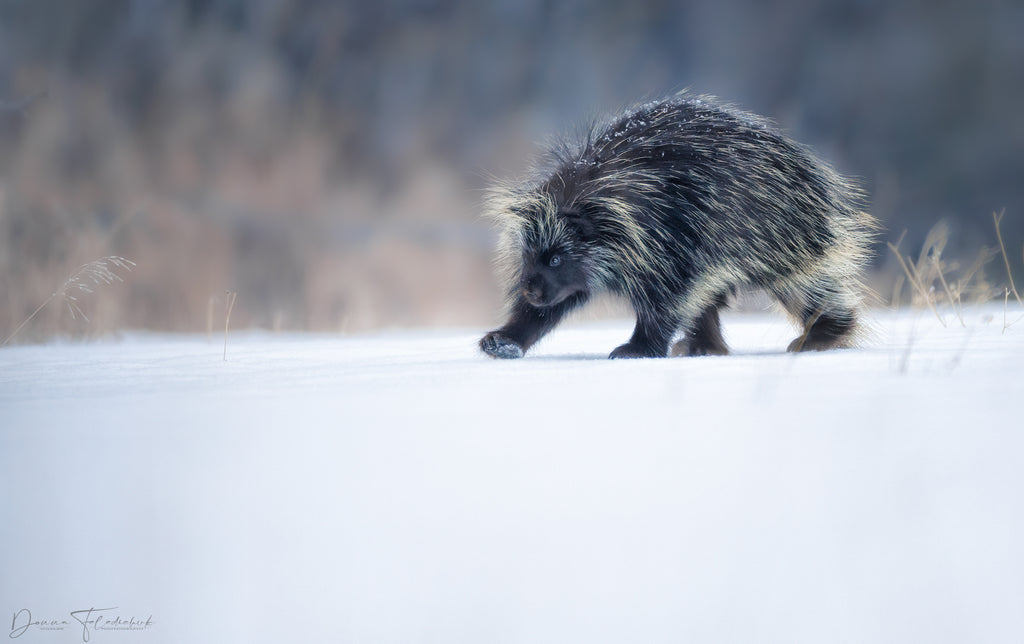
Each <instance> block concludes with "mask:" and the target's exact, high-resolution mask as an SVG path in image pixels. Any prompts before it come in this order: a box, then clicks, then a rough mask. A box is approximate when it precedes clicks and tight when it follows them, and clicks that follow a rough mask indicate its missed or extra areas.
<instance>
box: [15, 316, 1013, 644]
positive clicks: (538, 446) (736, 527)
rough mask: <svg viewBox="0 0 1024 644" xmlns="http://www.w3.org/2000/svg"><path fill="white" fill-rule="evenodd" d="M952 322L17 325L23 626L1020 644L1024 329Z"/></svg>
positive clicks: (57, 637)
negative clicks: (633, 341) (87, 337)
mask: <svg viewBox="0 0 1024 644" xmlns="http://www.w3.org/2000/svg"><path fill="white" fill-rule="evenodd" d="M1018 313H1019V311H1018ZM1018 313H1014V311H1013V310H1012V309H1011V311H1010V320H1011V321H1012V320H1013V319H1014V318H1015V317H1019V315H1018ZM943 315H944V316H945V319H946V321H947V324H948V326H947V327H945V328H944V327H942V326H940V324H939V322H938V321H937V320H936V318H935V317H934V316H933V315H932V313H931V312H929V311H924V312H919V311H907V312H902V313H889V312H875V313H873V314H872V315H871V316H870V318H871V324H872V327H873V334H872V335H871V337H869V338H868V339H867V340H866V341H865V343H864V346H863V348H860V349H854V350H846V351H834V352H827V353H820V354H813V355H796V356H794V355H789V354H785V353H783V352H782V349H783V348H784V347H785V346H786V344H787V343H788V342H789V340H791V339H792V337H793V335H794V334H795V332H794V330H793V328H792V327H791V326H790V325H789V324H788V323H787V322H786V320H785V319H783V318H782V317H777V316H774V315H767V314H766V315H754V316H748V315H739V314H736V315H726V316H725V317H724V325H725V334H726V339H727V340H728V341H729V343H730V345H731V346H732V348H733V351H734V355H731V356H727V357H708V358H677V359H667V360H639V361H608V360H605V359H604V357H605V356H606V355H607V354H608V352H609V351H610V350H611V349H612V348H614V347H615V346H617V345H618V344H619V343H621V342H624V341H625V340H626V339H627V338H628V336H629V333H630V331H631V323H630V322H628V321H623V322H619V323H599V324H598V323H591V324H583V325H577V326H573V327H564V328H561V329H558V330H556V331H555V332H554V333H553V334H552V335H551V336H549V338H547V339H546V340H545V341H544V342H543V343H542V344H541V345H540V346H538V347H537V348H536V350H535V351H534V352H532V353H530V354H529V355H528V356H527V357H526V358H525V359H522V360H518V361H508V362H502V361H495V360H491V359H489V358H487V357H485V356H483V355H482V354H480V353H478V351H477V350H476V347H475V342H476V340H477V338H478V337H479V336H480V335H481V334H482V332H483V331H485V329H475V330H464V331H452V332H394V333H383V334H375V335H367V336H361V337H342V336H336V337H335V336H308V335H272V334H260V333H233V334H232V335H231V336H230V337H229V340H228V347H227V361H224V360H223V359H222V351H223V345H222V338H217V337H214V338H213V339H212V340H208V339H207V338H206V337H205V336H161V335H147V334H130V335H127V336H125V337H124V338H122V339H120V340H108V341H101V342H93V343H87V344H66V343H54V344H50V345H47V346H18V347H7V348H3V349H0V426H2V431H0V617H3V616H4V615H7V616H8V617H6V618H4V619H0V633H4V632H6V631H7V624H10V625H11V631H10V633H8V634H9V635H15V634H17V635H20V637H18V638H17V639H18V640H19V641H22V642H47V643H50V642H75V641H83V640H84V639H85V637H86V636H88V637H89V638H90V641H92V642H96V643H103V642H119V643H127V642H131V643H135V642H140V643H147V644H148V643H157V642H168V643H186V642H187V643H192V642H217V643H221V642H287V643H292V642H357V643H362V642H367V643H391V642H394V643H415V642H443V643H449V642H466V643H491V642H498V643H505V642H517V643H518V642H522V643H545V642H551V643H567V642H581V643H584V642H585V643H593V642H643V643H654V642H741V643H753V642H757V643H764V642H786V643H793V642H814V643H822V642H868V643H876V644H877V643H885V642H893V643H900V644H906V643H909V642H929V643H936V642H957V643H960V642H986V643H998V642H1022V641H1024V422H1022V417H1024V396H1022V394H1024V379H1022V377H1021V375H1022V369H1024V321H1018V322H1017V323H1016V324H1015V325H1012V326H1010V327H1009V328H1007V329H1005V331H1004V328H1003V306H1002V304H1000V305H999V306H998V307H994V308H975V309H968V310H967V311H966V312H965V315H964V319H965V321H966V323H967V326H966V328H965V327H962V326H961V325H960V322H959V321H958V320H957V319H956V318H955V317H954V316H953V314H952V312H950V311H945V312H943ZM90 608H94V609H96V611H94V612H92V613H76V614H75V616H72V615H71V612H72V611H81V610H87V609H90ZM26 611H27V612H26ZM28 613H30V615H29V614H28ZM12 616H13V617H12ZM8 619H11V621H7V620H8ZM133 619H134V620H135V622H132V621H131V620H133ZM146 620H151V622H150V624H149V625H148V626H146V625H145V624H144V623H145V621H146ZM81 621H85V622H86V624H85V625H84V626H83V625H82V624H81V623H80V622H81ZM39 622H45V623H44V624H40V623H39ZM50 622H56V623H55V624H50ZM140 622H142V624H141V625H140ZM22 626H25V627H24V628H22ZM44 627H45V628H46V630H44Z"/></svg>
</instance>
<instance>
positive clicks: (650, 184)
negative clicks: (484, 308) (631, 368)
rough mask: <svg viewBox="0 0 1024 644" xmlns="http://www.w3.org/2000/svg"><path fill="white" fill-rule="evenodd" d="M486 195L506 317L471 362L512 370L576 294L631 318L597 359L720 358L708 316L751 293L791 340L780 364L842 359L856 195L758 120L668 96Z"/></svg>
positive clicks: (862, 215) (853, 269) (854, 293)
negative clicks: (791, 331) (797, 329)
mask: <svg viewBox="0 0 1024 644" xmlns="http://www.w3.org/2000/svg"><path fill="white" fill-rule="evenodd" d="M548 152H549V154H548V157H549V158H548V161H549V163H548V168H547V169H546V170H541V171H537V172H535V173H534V177H533V178H532V179H531V180H528V181H526V182H523V183H519V184H509V185H503V186H499V187H497V188H494V189H492V191H491V192H490V194H489V196H488V199H487V204H486V210H487V212H488V213H489V214H490V216H491V217H492V218H494V219H495V220H496V221H497V222H498V224H499V226H500V228H501V242H500V245H499V266H503V268H504V271H503V272H504V275H503V278H504V281H505V284H506V286H507V289H508V292H507V296H508V300H509V301H508V307H509V319H508V322H507V323H506V324H505V325H504V326H502V327H501V328H499V329H497V330H495V331H492V332H490V333H488V334H487V335H485V336H484V337H483V338H482V339H481V340H480V348H481V349H482V350H483V351H484V352H485V353H487V354H489V355H491V356H494V357H497V358H518V357H522V356H523V354H524V353H525V352H526V351H527V350H529V348H530V347H531V346H533V345H534V344H535V343H536V342H537V341H538V340H539V339H540V338H541V337H543V336H544V335H545V334H546V333H548V332H549V331H551V330H552V329H553V328H554V327H555V326H556V325H557V324H558V323H559V322H560V321H561V320H562V319H563V318H564V317H565V315H566V314H567V313H568V312H570V311H572V310H573V309H576V308H578V307H580V306H582V305H583V304H584V303H586V302H587V301H588V299H589V298H590V296H591V295H592V294H594V293H597V292H601V291H611V292H613V293H616V294H619V295H622V296H624V297H625V298H627V299H628V300H629V302H630V303H631V304H632V307H633V309H634V311H635V313H636V327H635V329H634V331H633V335H632V337H631V338H630V339H629V341H628V342H626V343H625V344H623V345H621V346H619V347H618V348H616V349H615V350H614V351H612V352H611V355H610V356H609V357H610V358H634V357H664V356H665V355H666V354H667V353H668V352H669V344H670V343H671V341H672V340H673V339H674V338H675V336H676V334H677V333H679V332H680V331H682V334H683V337H682V339H681V340H680V341H679V342H677V343H676V344H675V345H674V346H673V348H672V354H673V355H724V354H726V353H728V348H727V346H726V344H725V341H724V340H723V338H722V331H721V325H720V321H719V314H718V311H719V309H720V308H722V307H723V306H725V305H726V304H727V298H728V297H729V296H730V295H731V294H733V293H735V292H736V291H737V289H739V288H758V289H763V290H764V291H765V292H767V293H769V294H770V295H772V296H773V297H775V298H776V299H777V300H778V301H779V302H781V304H782V306H783V307H784V308H785V310H786V311H787V312H788V313H789V314H790V315H791V316H793V317H794V318H795V319H796V320H797V322H798V323H799V324H800V326H801V327H802V333H801V334H800V335H799V337H797V338H796V339H795V340H793V341H792V342H791V343H790V344H789V347H788V350H789V351H807V350H825V349H831V348H837V347H844V346H849V345H850V344H851V343H852V338H853V337H855V332H856V330H857V315H858V313H857V312H858V307H859V305H860V303H861V299H862V293H863V287H862V285H861V283H860V282H859V275H860V273H861V271H862V269H863V267H864V264H865V262H866V261H867V259H868V256H869V251H868V249H869V245H870V242H871V238H872V235H873V232H874V230H875V228H876V224H875V221H874V219H873V218H872V217H871V216H870V215H869V214H867V213H866V212H864V210H863V209H862V201H863V196H862V193H861V191H860V190H859V189H858V188H857V187H856V186H855V185H854V184H853V183H852V182H851V181H849V180H847V179H845V178H843V177H841V176H840V175H839V174H837V173H836V172H835V171H834V170H833V169H832V168H831V167H830V166H829V165H828V164H826V163H824V162H822V161H820V160H818V159H817V158H815V157H814V156H813V155H812V154H811V152H810V151H809V150H808V149H807V148H805V147H803V146H802V145H800V144H798V143H795V142H794V141H792V140H790V139H789V138H787V137H786V136H785V135H783V134H781V133H780V132H779V131H777V130H776V129H774V128H773V127H772V126H771V125H770V124H769V123H768V122H767V121H766V120H764V119H762V118H760V117H758V116H755V115H753V114H748V113H746V112H742V111H740V110H737V109H734V108H732V107H729V106H726V105H723V104H720V103H718V102H716V101H715V100H714V99H711V98H709V97H699V98H697V97H695V98H691V97H688V96H684V95H677V96H673V97H670V98H667V99H664V100H661V101H656V102H651V103H647V104H644V105H641V106H639V107H636V108H634V109H631V110H628V111H626V112H625V113H623V114H621V115H619V116H617V117H616V118H614V119H612V120H611V121H609V122H608V123H607V124H606V125H604V126H594V127H591V128H590V129H589V131H588V133H587V135H586V136H584V137H580V140H579V141H577V142H575V143H571V142H564V141H563V142H561V143H560V144H558V145H555V146H552V148H551V149H550V150H549V151H548Z"/></svg>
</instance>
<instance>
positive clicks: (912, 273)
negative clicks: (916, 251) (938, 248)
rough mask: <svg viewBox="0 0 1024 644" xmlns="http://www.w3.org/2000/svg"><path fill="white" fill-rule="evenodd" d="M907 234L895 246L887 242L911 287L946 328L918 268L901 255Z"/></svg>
mask: <svg viewBox="0 0 1024 644" xmlns="http://www.w3.org/2000/svg"><path fill="white" fill-rule="evenodd" d="M906 234H907V233H906V231H903V234H902V235H900V238H899V240H898V241H897V242H896V243H895V244H893V243H892V242H887V243H888V246H889V249H890V250H891V251H892V252H893V253H895V254H896V259H898V260H899V262H900V266H902V267H903V272H904V273H906V275H907V279H908V280H909V281H910V283H911V285H912V286H913V287H914V288H916V289H917V291H918V293H920V294H921V297H922V299H924V301H925V303H926V304H927V305H928V308H930V309H931V310H932V313H934V314H935V317H936V318H937V319H938V321H939V323H941V324H942V326H946V321H945V320H943V319H942V316H941V315H939V312H938V310H937V309H936V308H935V303H934V302H933V301H932V300H933V299H934V298H933V297H932V296H931V295H929V293H928V291H927V290H926V289H925V287H924V284H922V283H921V281H920V279H919V275H918V271H917V268H916V267H914V265H913V264H908V263H907V260H909V259H910V258H909V257H908V258H907V260H904V259H903V255H901V254H900V247H899V245H900V243H902V242H903V237H904V236H905V235H906Z"/></svg>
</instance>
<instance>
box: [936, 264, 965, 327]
mask: <svg viewBox="0 0 1024 644" xmlns="http://www.w3.org/2000/svg"><path fill="white" fill-rule="evenodd" d="M940 255H941V253H936V254H935V255H932V264H934V267H935V272H936V273H938V274H939V281H940V282H942V288H943V289H945V290H946V297H948V298H949V303H950V304H951V305H952V306H953V312H954V313H956V317H957V319H958V320H960V326H962V327H966V326H967V325H966V324H964V316H963V309H962V308H961V307H960V283H959V282H957V292H956V296H954V295H953V292H952V291H951V290H950V289H949V284H947V283H946V276H945V275H943V274H942V265H941V262H940V261H939V256H940Z"/></svg>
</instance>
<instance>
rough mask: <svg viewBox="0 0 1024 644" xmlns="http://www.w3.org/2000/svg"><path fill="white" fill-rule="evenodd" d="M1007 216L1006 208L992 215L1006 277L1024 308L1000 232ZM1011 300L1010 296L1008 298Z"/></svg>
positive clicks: (1011, 290)
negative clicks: (1004, 264) (1002, 222)
mask: <svg viewBox="0 0 1024 644" xmlns="http://www.w3.org/2000/svg"><path fill="white" fill-rule="evenodd" d="M1005 214H1006V208H1003V210H1002V211H1001V212H999V213H998V214H997V213H994V212H993V213H992V221H994V222H995V224H996V238H997V239H998V240H999V250H1000V251H1001V252H1002V253H1003V262H1005V263H1006V275H1007V277H1009V278H1010V292H1011V293H1013V296H1014V297H1015V298H1017V303H1018V304H1020V305H1021V307H1024V302H1022V301H1021V299H1020V293H1018V292H1017V287H1016V286H1015V285H1014V283H1013V272H1012V271H1011V270H1010V258H1009V257H1008V256H1007V255H1006V246H1004V245H1003V234H1002V233H1001V232H1000V231H999V222H1000V221H1002V220H1003V215H1005ZM1007 299H1009V296H1007Z"/></svg>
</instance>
